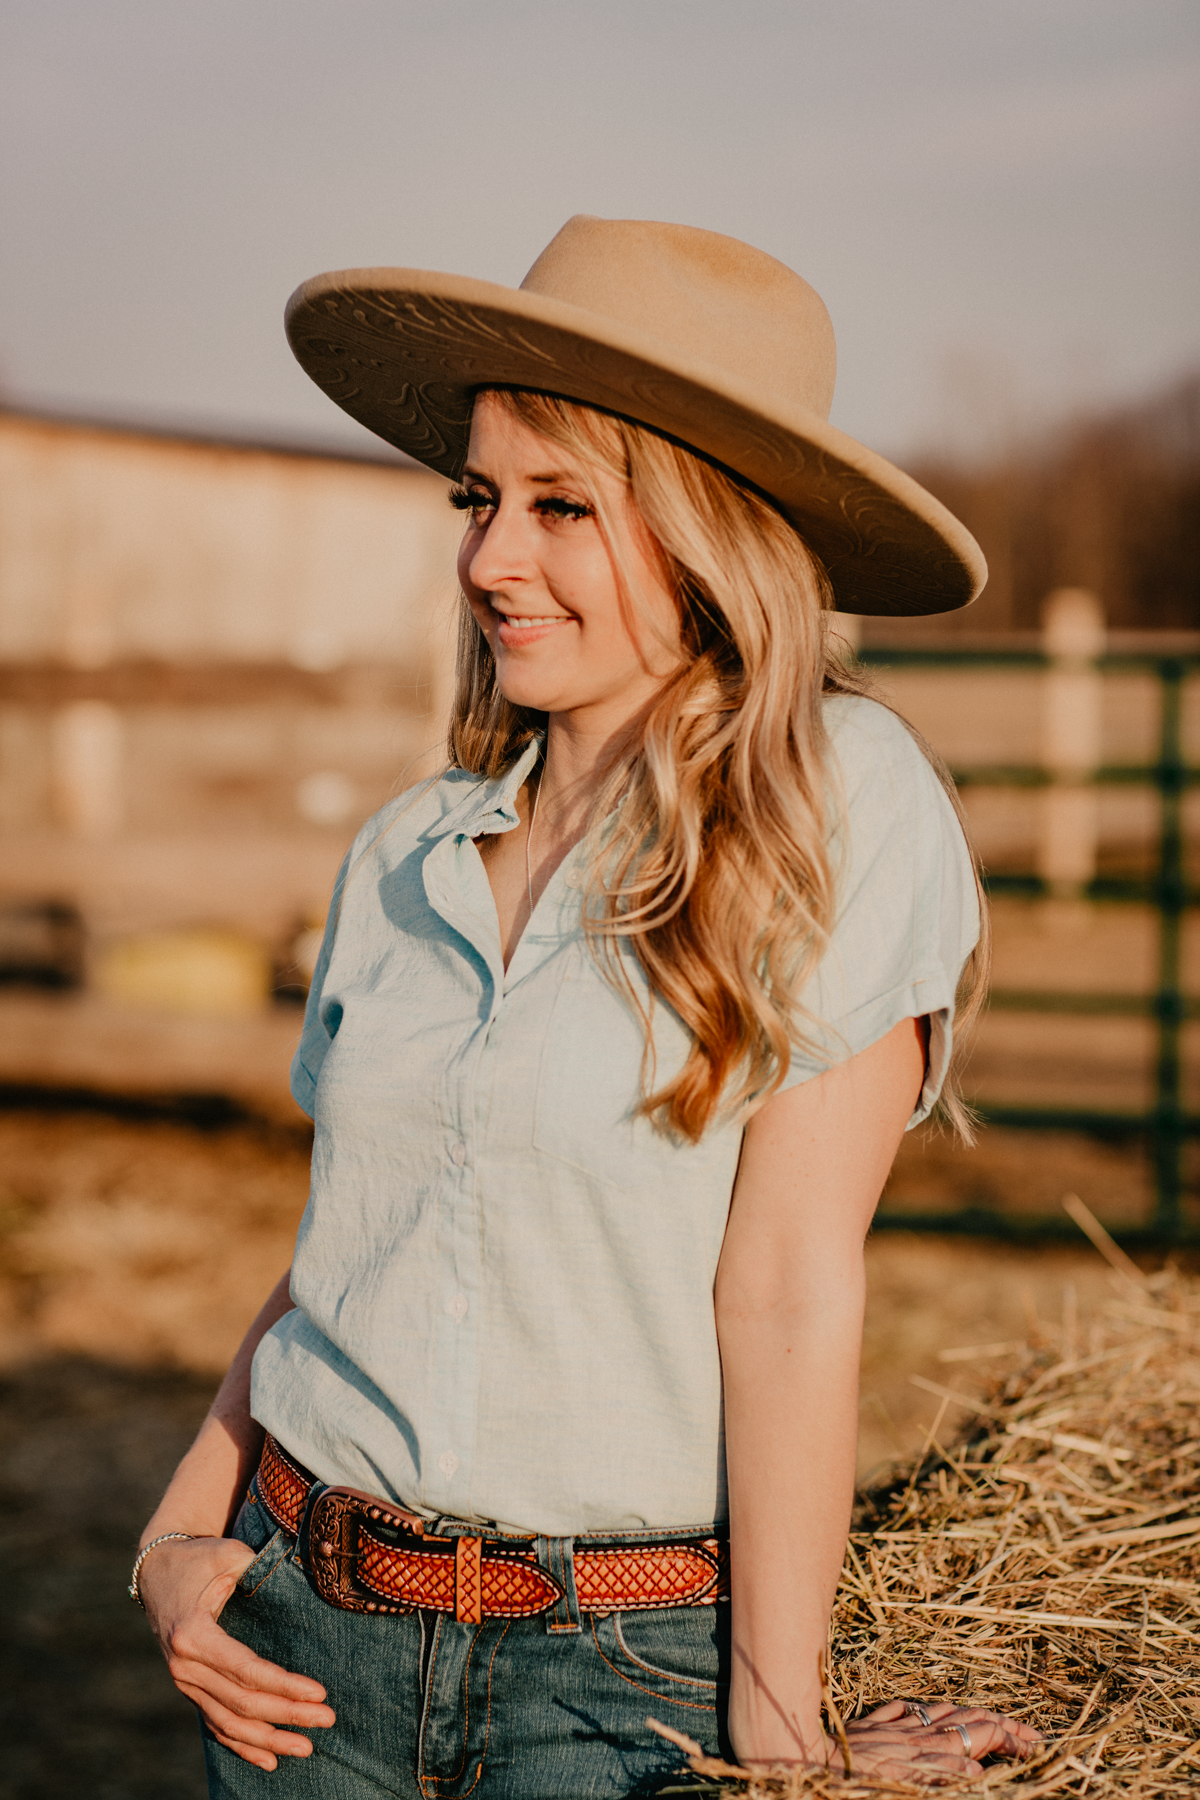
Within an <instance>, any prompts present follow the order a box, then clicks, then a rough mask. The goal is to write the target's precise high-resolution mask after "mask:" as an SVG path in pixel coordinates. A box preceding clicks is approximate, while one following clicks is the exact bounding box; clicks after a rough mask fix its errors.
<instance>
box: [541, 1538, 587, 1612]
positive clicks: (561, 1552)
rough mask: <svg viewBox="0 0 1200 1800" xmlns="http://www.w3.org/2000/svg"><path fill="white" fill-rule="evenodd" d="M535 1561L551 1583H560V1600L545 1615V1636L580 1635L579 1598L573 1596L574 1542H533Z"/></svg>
mask: <svg viewBox="0 0 1200 1800" xmlns="http://www.w3.org/2000/svg"><path fill="white" fill-rule="evenodd" d="M537 1559H538V1563H539V1565H540V1567H541V1568H543V1569H548V1570H549V1572H550V1574H551V1575H553V1576H554V1578H555V1580H556V1581H558V1582H561V1584H562V1590H563V1597H562V1599H561V1600H560V1601H558V1603H557V1604H556V1605H555V1606H552V1607H551V1608H550V1610H549V1612H548V1613H546V1614H545V1615H544V1616H545V1620H546V1630H547V1631H549V1632H566V1631H580V1630H582V1626H581V1625H580V1623H579V1596H578V1594H577V1593H576V1592H575V1540H574V1538H569V1537H565V1538H546V1537H540V1538H539V1539H538V1540H537Z"/></svg>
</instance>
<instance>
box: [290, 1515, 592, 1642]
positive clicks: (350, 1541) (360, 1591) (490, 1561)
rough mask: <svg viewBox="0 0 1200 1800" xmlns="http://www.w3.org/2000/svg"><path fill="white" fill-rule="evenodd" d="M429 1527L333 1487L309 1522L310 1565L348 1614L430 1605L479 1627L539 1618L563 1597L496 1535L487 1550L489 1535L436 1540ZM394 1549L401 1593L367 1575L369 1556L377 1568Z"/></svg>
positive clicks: (324, 1592)
mask: <svg viewBox="0 0 1200 1800" xmlns="http://www.w3.org/2000/svg"><path fill="white" fill-rule="evenodd" d="M424 1527H425V1522H424V1520H423V1519H419V1518H417V1517H415V1516H414V1515H413V1514H412V1513H406V1512H404V1511H403V1510H402V1509H401V1508H400V1507H396V1506H391V1505H389V1504H388V1503H387V1502H386V1501H381V1500H377V1499H375V1498H374V1497H373V1496H371V1495H370V1494H362V1493H359V1492H358V1491H357V1490H356V1489H354V1488H344V1487H329V1488H325V1489H324V1490H323V1492H322V1493H320V1494H319V1495H318V1496H317V1498H316V1500H315V1501H314V1502H313V1505H312V1510H311V1512H310V1513H309V1520H308V1565H309V1569H310V1572H311V1574H312V1578H313V1581H314V1583H315V1585H316V1589H317V1592H318V1593H319V1594H320V1596H321V1598H322V1599H323V1600H326V1601H328V1602H329V1604H330V1605H331V1606H339V1607H341V1608H342V1609H343V1610H344V1611H346V1612H366V1613H384V1614H387V1613H412V1612H416V1611H418V1610H419V1609H424V1608H428V1609H429V1610H430V1611H432V1612H441V1613H448V1614H450V1615H451V1616H452V1617H453V1618H455V1619H457V1620H458V1621H459V1623H460V1624H464V1625H479V1624H481V1623H482V1622H483V1620H484V1618H485V1617H502V1618H528V1617H532V1616H534V1615H536V1614H538V1613H541V1612H546V1611H548V1610H549V1608H550V1607H552V1606H554V1605H555V1604H556V1603H557V1602H558V1600H560V1599H561V1597H562V1586H561V1584H560V1583H559V1582H558V1581H557V1580H556V1579H555V1577H554V1576H553V1575H551V1574H550V1572H549V1570H547V1569H543V1568H542V1567H541V1566H540V1565H539V1564H538V1563H536V1562H534V1561H532V1560H531V1559H530V1558H528V1557H527V1556H526V1555H523V1554H520V1553H518V1552H516V1551H513V1550H509V1549H507V1548H503V1547H500V1546H498V1545H493V1544H492V1543H491V1541H490V1540H488V1547H487V1549H486V1550H485V1544H484V1539H483V1538H480V1537H474V1536H472V1535H470V1534H467V1533H464V1534H463V1535H462V1536H459V1537H456V1538H446V1539H440V1540H438V1539H435V1540H434V1542H432V1543H431V1542H430V1540H429V1539H428V1538H424ZM391 1532H396V1533H398V1534H399V1535H400V1542H399V1543H398V1544H397V1545H395V1546H394V1547H393V1546H390V1545H389V1544H388V1543H387V1541H386V1534H390V1533H391ZM405 1540H407V1541H405ZM435 1545H436V1547H435ZM393 1548H394V1549H395V1550H396V1551H398V1552H399V1553H400V1555H401V1556H402V1557H404V1558H405V1560H406V1562H407V1569H406V1571H405V1577H404V1579H405V1584H406V1586H407V1592H406V1593H405V1592H404V1590H403V1588H401V1589H400V1591H399V1592H396V1594H395V1597H394V1598H393V1597H390V1595H389V1590H388V1588H387V1587H386V1586H383V1587H378V1586H376V1585H368V1583H367V1582H365V1581H363V1580H362V1578H361V1576H360V1574H359V1564H360V1561H362V1559H363V1558H366V1559H368V1566H369V1567H371V1566H374V1567H375V1568H376V1569H377V1568H378V1563H379V1560H380V1558H381V1557H382V1559H384V1560H386V1559H387V1558H388V1556H389V1552H390V1551H391V1550H392V1549H393ZM401 1595H403V1597H401Z"/></svg>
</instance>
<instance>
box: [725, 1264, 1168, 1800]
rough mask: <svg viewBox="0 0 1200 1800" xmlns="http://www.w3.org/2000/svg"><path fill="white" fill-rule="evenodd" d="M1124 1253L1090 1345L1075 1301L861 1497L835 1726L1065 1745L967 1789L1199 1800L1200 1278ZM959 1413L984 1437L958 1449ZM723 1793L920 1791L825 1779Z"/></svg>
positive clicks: (850, 1558) (846, 1580)
mask: <svg viewBox="0 0 1200 1800" xmlns="http://www.w3.org/2000/svg"><path fill="white" fill-rule="evenodd" d="M1113 1248H1114V1253H1115V1255H1114V1260H1118V1261H1119V1262H1120V1263H1121V1264H1123V1272H1118V1273H1114V1275H1113V1288H1114V1292H1113V1297H1112V1299H1111V1300H1110V1301H1109V1302H1108V1304H1107V1305H1106V1306H1105V1307H1104V1308H1103V1310H1102V1311H1101V1313H1100V1314H1099V1315H1098V1316H1097V1317H1095V1318H1094V1319H1092V1320H1091V1321H1090V1322H1088V1323H1087V1325H1086V1328H1085V1329H1082V1330H1081V1329H1080V1327H1079V1326H1078V1324H1077V1323H1076V1322H1075V1320H1074V1319H1073V1317H1072V1308H1071V1307H1070V1305H1068V1306H1067V1307H1066V1308H1064V1321H1063V1324H1062V1325H1061V1327H1058V1328H1054V1329H1050V1328H1042V1329H1041V1330H1040V1331H1038V1332H1034V1333H1032V1334H1031V1335H1032V1336H1033V1337H1034V1341H1033V1342H1030V1343H1027V1344H1025V1345H1023V1346H1021V1347H1019V1348H1018V1349H1017V1350H1016V1351H1014V1352H1011V1353H1010V1356H1009V1358H1008V1359H1007V1362H1008V1366H1007V1367H1006V1368H1000V1369H995V1368H994V1369H993V1371H992V1373H991V1374H990V1375H985V1376H984V1377H983V1378H982V1379H981V1380H980V1382H979V1384H978V1386H977V1388H976V1391H975V1392H973V1393H966V1394H956V1393H955V1391H954V1390H947V1392H946V1395H945V1396H944V1397H943V1400H942V1405H941V1409H940V1411H939V1412H938V1416H937V1419H936V1421H935V1423H934V1426H933V1428H932V1429H931V1431H930V1433H929V1442H928V1445H927V1448H926V1453H925V1455H924V1456H923V1457H922V1458H921V1459H920V1461H919V1462H918V1463H917V1464H915V1465H909V1466H908V1467H907V1468H900V1469H896V1470H894V1471H893V1473H892V1475H891V1477H890V1478H889V1479H888V1480H887V1482H886V1483H885V1484H884V1485H882V1486H878V1487H876V1488H875V1489H874V1490H873V1491H871V1492H868V1493H864V1494H862V1495H861V1496H860V1499H859V1505H858V1509H857V1513H856V1519H855V1529H854V1531H853V1534H852V1536H851V1540H850V1544H849V1548H848V1552H847V1557H846V1566H845V1569H844V1572H843V1576H842V1582H841V1587H840V1589H839V1592H838V1599H837V1605H836V1610H835V1614H834V1621H833V1640H832V1658H831V1661H832V1675H833V1694H834V1699H835V1701H836V1705H837V1708H838V1710H839V1711H840V1712H841V1713H842V1715H843V1716H845V1717H853V1716H854V1715H856V1714H857V1713H860V1712H863V1711H869V1710H870V1709H871V1708H872V1707H874V1706H877V1705H880V1704H882V1703H883V1702H884V1701H885V1700H889V1699H894V1698H895V1697H896V1696H898V1695H902V1696H906V1697H908V1696H917V1697H920V1698H924V1699H939V1700H940V1699H949V1700H954V1701H956V1702H958V1703H959V1704H971V1705H986V1706H991V1707H994V1708H996V1709H997V1710H1000V1711H1003V1712H1008V1713H1011V1714H1014V1715H1015V1716H1017V1717H1019V1718H1023V1719H1028V1720H1030V1721H1031V1722H1032V1723H1035V1724H1037V1725H1038V1726H1039V1727H1040V1729H1041V1730H1042V1731H1043V1732H1044V1733H1045V1734H1046V1737H1047V1740H1048V1741H1047V1743H1046V1745H1045V1747H1044V1749H1042V1750H1041V1751H1039V1753H1038V1755H1037V1757H1036V1758H1035V1759H1034V1760H1033V1761H1032V1762H1030V1763H1028V1764H1024V1765H1021V1766H1020V1767H1019V1768H1018V1767H1011V1766H1008V1767H996V1766H992V1767H989V1768H988V1769H987V1770H986V1772H985V1775H984V1778H983V1780H982V1781H977V1782H964V1783H962V1784H960V1785H961V1786H962V1787H963V1788H964V1789H970V1790H972V1791H978V1792H981V1793H982V1792H984V1791H986V1792H987V1793H988V1794H990V1795H1004V1794H1008V1793H1011V1794H1012V1795H1013V1796H1014V1800H1016V1797H1018V1796H1019V1800H1035V1796H1042V1795H1058V1794H1066V1793H1075V1794H1079V1795H1084V1794H1087V1795H1090V1796H1093V1797H1094V1800H1106V1797H1107V1796H1114V1797H1115V1796H1116V1795H1118V1794H1122V1795H1124V1794H1126V1793H1128V1794H1134V1793H1136V1794H1137V1795H1138V1796H1140V1797H1143V1800H1151V1797H1153V1800H1159V1797H1163V1800H1166V1797H1168V1796H1170V1797H1171V1800H1174V1797H1175V1796H1179V1797H1180V1800H1182V1796H1183V1795H1184V1794H1185V1793H1188V1794H1189V1795H1191V1796H1192V1797H1193V1800H1194V1796H1195V1792H1196V1782H1197V1777H1198V1775H1200V1606H1198V1603H1197V1602H1198V1595H1200V1582H1198V1580H1197V1576H1198V1575H1200V1567H1198V1562H1197V1557H1198V1551H1200V1506H1198V1504H1197V1502H1198V1499H1200V1412H1198V1410H1197V1403H1198V1402H1200V1281H1198V1280H1196V1279H1195V1278H1193V1277H1189V1276H1186V1275H1184V1274H1181V1273H1179V1272H1178V1271H1174V1270H1169V1269H1168V1270H1166V1271H1164V1272H1163V1273H1161V1274H1158V1275H1154V1276H1150V1277H1146V1276H1142V1275H1141V1274H1140V1273H1139V1272H1138V1271H1137V1270H1136V1269H1134V1268H1133V1265H1132V1264H1129V1263H1127V1262H1126V1261H1125V1259H1123V1258H1121V1257H1120V1253H1119V1252H1116V1251H1115V1246H1114V1247H1113ZM954 1360H956V1361H961V1360H965V1359H964V1358H963V1357H962V1353H956V1354H955V1357H954ZM951 1379H957V1381H958V1383H959V1385H961V1377H957V1378H955V1377H951ZM959 1402H965V1406H964V1411H965V1413H966V1416H967V1418H968V1419H969V1420H970V1421H971V1422H970V1423H969V1424H968V1426H967V1428H966V1430H965V1431H963V1432H962V1433H961V1434H960V1435H959V1436H958V1438H957V1441H952V1440H951V1438H950V1435H949V1433H948V1431H947V1430H946V1428H945V1420H946V1418H947V1416H948V1415H949V1416H950V1417H953V1416H954V1414H953V1412H952V1408H954V1406H955V1405H956V1404H957V1403H959ZM959 1416H962V1415H961V1414H960V1415H959ZM703 1763H704V1759H692V1766H693V1768H694V1769H695V1771H696V1772H697V1773H701V1774H706V1775H708V1776H709V1777H710V1778H713V1777H719V1773H720V1772H719V1770H718V1769H717V1768H716V1767H715V1766H714V1765H712V1764H711V1763H708V1764H707V1765H704V1766H702V1765H703ZM718 1788H720V1782H719V1780H718V1781H717V1783H716V1785H715V1786H714V1787H713V1788H712V1789H711V1790H710V1791H712V1792H714V1793H715V1792H717V1791H718ZM721 1791H723V1792H726V1793H730V1794H732V1793H735V1792H738V1793H743V1794H750V1795H753V1796H755V1797H756V1800H767V1796H785V1795H789V1794H801V1793H804V1794H811V1793H818V1792H820V1793H825V1792H828V1793H829V1794H833V1793H835V1792H836V1793H837V1794H838V1795H839V1796H840V1800H850V1795H851V1794H852V1793H853V1792H855V1791H861V1792H863V1793H867V1792H870V1793H871V1794H874V1795H879V1794H895V1795H897V1796H899V1795H902V1794H903V1795H911V1794H913V1793H914V1792H917V1791H919V1790H917V1789H914V1788H912V1787H907V1786H904V1785H902V1784H897V1783H891V1782H878V1783H872V1782H867V1781H865V1780H861V1781H860V1780H858V1779H855V1778H851V1779H850V1780H847V1779H845V1778H844V1777H842V1776H841V1775H840V1773H839V1774H837V1775H833V1774H825V1773H822V1774H810V1775H792V1776H790V1777H788V1778H786V1779H778V1780H758V1781H754V1782H752V1783H749V1784H746V1783H741V1784H736V1783H735V1784H733V1785H732V1786H731V1785H728V1784H726V1786H725V1787H724V1788H723V1789H721Z"/></svg>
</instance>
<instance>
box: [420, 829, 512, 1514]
mask: <svg viewBox="0 0 1200 1800" xmlns="http://www.w3.org/2000/svg"><path fill="white" fill-rule="evenodd" d="M482 824H483V822H482V821H480V822H479V823H476V824H475V825H474V826H473V830H474V832H475V833H476V834H478V832H479V830H480V827H481V825H482ZM424 877H425V889H426V894H427V897H428V899H429V902H430V904H431V905H432V906H433V907H434V909H435V911H437V912H438V913H439V914H440V915H441V917H442V918H444V919H445V920H446V922H447V924H449V925H451V926H453V928H454V929H455V930H456V931H457V932H459V933H460V935H461V936H463V937H464V938H466V940H467V941H468V943H470V945H471V946H472V948H473V949H474V950H475V951H476V953H477V955H478V956H479V957H480V958H481V960H482V961H483V963H484V964H485V965H486V969H487V975H486V978H485V981H486V987H487V1012H486V1015H485V1016H484V1017H483V1018H482V1019H481V1020H480V1022H479V1024H478V1025H477V1027H476V1028H475V1030H474V1031H473V1032H472V1033H471V1034H470V1036H469V1037H468V1038H467V1040H466V1042H465V1043H464V1044H463V1045H462V1047H461V1049H460V1051H459V1053H458V1055H457V1056H456V1057H455V1059H454V1061H453V1063H452V1064H451V1066H450V1068H449V1069H448V1071H447V1083H446V1089H445V1094H446V1113H445V1118H444V1133H443V1145H442V1154H443V1157H444V1170H443V1178H442V1183H441V1196H442V1197H441V1202H440V1204H439V1207H438V1225H437V1275H438V1279H437V1300H436V1314H435V1318H434V1321H433V1339H434V1341H433V1347H432V1350H433V1354H432V1358H431V1370H430V1374H431V1406H430V1414H429V1426H430V1430H429V1433H428V1437H427V1439H426V1457H427V1466H426V1467H425V1468H424V1470H423V1471H422V1476H423V1482H422V1486H423V1498H424V1501H425V1504H426V1505H428V1506H431V1507H435V1508H437V1510H438V1511H440V1512H444V1513H448V1514H452V1515H455V1516H462V1515H464V1514H467V1513H468V1512H469V1496H470V1493H471V1486H472V1476H473V1465H474V1456H475V1445H476V1437H477V1425H478V1421H477V1416H476V1407H477V1396H478V1389H479V1383H478V1358H479V1355H480V1348H481V1346H480V1333H481V1330H482V1325H483V1319H482V1302H483V1258H482V1220H481V1217H480V1206H481V1191H480V1181H479V1169H480V1156H481V1151H482V1148H483V1146H482V1145H481V1143H480V1132H481V1130H482V1121H481V1119H480V1112H479V1095H480V1094H481V1093H485V1092H486V1077H485V1071H484V1065H485V1060H486V1058H487V1055H488V1051H489V1047H490V1042H491V1038H492V1032H493V1027H494V1026H495V1024H496V1021H497V1019H498V1017H499V1014H500V1011H501V1008H502V1006H503V1002H504V966H503V961H502V959H501V953H500V942H499V936H498V933H497V930H496V921H495V905H494V902H493V900H492V896H491V889H490V887H489V886H488V881H487V875H486V873H485V871H484V868H483V864H482V863H481V861H480V859H479V856H478V854H477V853H476V851H475V850H474V848H473V846H472V844H471V842H470V836H469V835H468V833H466V832H464V833H462V834H458V835H456V836H455V837H453V838H444V839H443V840H442V841H441V842H440V843H439V844H437V845H436V846H435V848H434V849H433V850H431V851H430V853H429V855H428V856H427V858H426V861H425V869H424Z"/></svg>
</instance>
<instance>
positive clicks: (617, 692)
mask: <svg viewBox="0 0 1200 1800" xmlns="http://www.w3.org/2000/svg"><path fill="white" fill-rule="evenodd" d="M462 487H463V491H464V495H465V498H463V499H458V500H456V504H460V505H462V506H464V508H465V509H468V510H469V518H468V524H467V529H466V533H465V535H464V537H463V542H462V548H461V550H460V551H459V555H458V574H459V580H460V581H461V582H462V586H463V592H464V593H465V594H466V596H467V599H468V601H469V602H470V606H471V610H472V612H473V613H474V614H475V617H476V619H478V621H479V626H480V629H481V630H482V632H483V634H484V636H485V637H486V638H487V641H488V643H489V645H490V646H491V649H492V654H493V655H494V656H495V659H496V675H497V680H498V682H499V685H500V691H501V692H502V693H503V694H504V695H505V697H506V698H507V699H509V700H511V701H512V702H513V703H514V704H515V705H517V706H528V707H532V708H534V709H536V710H537V711H539V712H547V713H558V714H567V713H569V714H573V715H576V718H577V720H578V722H579V723H583V722H584V719H585V717H586V718H587V720H588V722H589V723H593V724H595V725H596V726H598V727H601V728H603V729H605V730H611V729H616V728H619V727H620V725H622V724H624V723H625V722H627V721H628V720H630V719H632V718H633V717H634V716H635V714H636V713H637V712H638V711H639V710H640V709H641V707H643V706H644V705H645V704H646V703H647V702H648V701H649V700H651V699H652V698H653V696H654V694H655V692H656V691H657V689H658V687H659V686H660V685H661V683H662V681H663V679H664V677H665V676H667V675H668V674H670V672H671V670H672V668H673V667H674V666H675V663H676V661H677V659H678V654H679V648H678V647H679V609H678V607H677V605H676V602H675V599H674V596H673V595H672V594H671V593H670V592H669V590H668V588H667V586H666V584H665V582H664V579H663V575H662V572H661V570H660V569H659V567H658V565H657V562H656V560H655V558H654V555H653V547H652V545H651V543H650V541H649V539H648V537H647V534H646V532H645V528H644V526H642V525H641V522H640V520H639V519H638V516H637V514H636V512H635V510H634V508H633V504H632V501H631V500H630V498H629V494H628V490H627V489H626V488H625V486H624V484H623V483H622V482H620V481H619V480H617V478H616V477H615V476H612V475H609V474H607V473H606V472H604V471H603V470H598V469H594V468H591V467H585V466H584V465H583V464H582V463H580V462H579V461H578V460H577V458H575V457H573V456H572V455H571V454H570V452H568V451H566V450H563V449H560V448H559V446H558V445H557V444H554V443H552V442H551V441H550V440H549V439H548V438H544V437H542V436H541V435H540V434H539V433H538V432H535V431H531V430H530V428H529V427H528V426H527V425H523V424H522V423H521V422H520V421H519V420H517V419H514V418H512V417H511V415H510V414H509V413H507V412H505V411H504V409H503V408H502V406H501V405H500V404H499V402H498V401H497V399H496V397H495V396H494V395H491V394H482V395H481V396H480V398H479V399H478V401H477V402H476V405H475V412H474V417H473V418H472V421H471V445H470V451H469V453H468V456H467V467H466V473H465V474H464V476H463V482H462ZM597 501H599V502H600V503H601V504H602V505H604V507H605V510H606V516H607V517H608V518H609V519H610V520H615V521H616V528H617V530H619V532H620V534H621V553H622V556H623V559H624V561H625V565H626V568H627V570H628V577H629V580H630V582H631V584H632V586H633V600H632V604H630V605H629V606H625V605H623V604H622V599H621V593H620V587H619V584H618V580H617V574H616V570H615V569H614V567H613V561H612V558H611V556H610V554H609V549H608V546H607V544H606V543H605V540H604V536H603V534H602V533H601V530H600V526H599V523H598V521H597V519H596V515H595V511H594V503H595V502H597Z"/></svg>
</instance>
